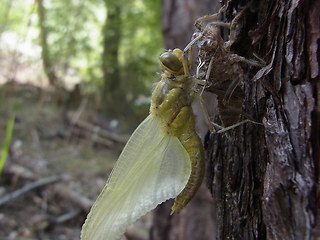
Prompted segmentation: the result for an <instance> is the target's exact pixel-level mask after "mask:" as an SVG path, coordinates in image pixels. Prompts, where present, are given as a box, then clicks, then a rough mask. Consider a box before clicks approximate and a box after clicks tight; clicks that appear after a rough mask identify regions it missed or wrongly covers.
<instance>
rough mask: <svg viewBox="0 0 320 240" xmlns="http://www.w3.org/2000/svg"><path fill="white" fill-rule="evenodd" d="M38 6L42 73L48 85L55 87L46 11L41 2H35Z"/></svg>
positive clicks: (40, 0) (55, 77)
mask: <svg viewBox="0 0 320 240" xmlns="http://www.w3.org/2000/svg"><path fill="white" fill-rule="evenodd" d="M36 2H37V5H38V8H37V9H38V21H39V28H40V41H41V48H42V52H41V56H42V63H43V68H44V71H45V73H46V75H47V77H48V79H49V83H50V85H51V86H53V87H55V86H57V76H56V74H55V71H54V66H53V64H52V61H51V56H50V51H49V45H48V31H47V28H46V9H45V7H44V6H43V1H42V0H37V1H36Z"/></svg>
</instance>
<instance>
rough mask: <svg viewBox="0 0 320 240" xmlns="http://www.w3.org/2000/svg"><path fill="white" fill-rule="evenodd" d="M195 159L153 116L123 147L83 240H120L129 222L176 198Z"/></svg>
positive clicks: (86, 228)
mask: <svg viewBox="0 0 320 240" xmlns="http://www.w3.org/2000/svg"><path fill="white" fill-rule="evenodd" d="M190 172H191V164H190V158H189V155H188V153H187V152H186V150H185V149H184V147H183V146H182V144H181V143H180V141H179V140H178V138H177V137H174V136H169V135H167V134H166V133H164V131H163V130H162V126H161V123H160V121H159V120H158V119H155V118H153V117H152V116H151V115H149V116H148V117H147V118H146V119H145V120H144V121H143V122H142V123H141V124H140V125H139V126H138V128H137V129H136V130H135V132H134V133H133V134H132V136H131V138H130V139H129V141H128V143H127V144H126V146H125V148H124V149H123V151H122V153H121V155H120V157H119V159H118V161H117V163H116V165H115V167H114V169H113V170H112V173H111V175H110V177H109V179H108V181H107V184H106V186H105V187H104V189H103V191H102V192H101V193H100V195H99V197H98V199H97V200H96V202H95V203H94V205H93V207H92V208H91V211H90V213H89V214H88V217H87V219H86V222H85V224H84V225H83V227H82V231H81V239H83V240H102V239H105V240H116V239H119V238H120V236H121V235H122V234H123V233H124V232H125V229H126V228H127V226H128V225H130V224H131V223H133V222H134V221H136V220H137V219H138V218H140V217H141V216H143V215H145V214H146V213H147V212H149V211H150V210H152V209H154V208H155V207H156V206H157V205H158V204H160V203H162V202H164V201H166V200H168V199H170V198H175V197H176V196H177V195H178V194H179V193H180V192H181V191H182V190H183V189H184V187H185V186H186V184H187V182H188V179H189V176H190Z"/></svg>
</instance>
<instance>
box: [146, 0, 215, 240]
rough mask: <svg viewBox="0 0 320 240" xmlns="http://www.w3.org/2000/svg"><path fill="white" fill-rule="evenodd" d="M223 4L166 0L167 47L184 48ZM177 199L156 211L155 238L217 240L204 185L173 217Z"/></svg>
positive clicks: (168, 239)
mask: <svg viewBox="0 0 320 240" xmlns="http://www.w3.org/2000/svg"><path fill="white" fill-rule="evenodd" d="M219 8H220V4H219V3H218V2H217V1H210V0H201V1H197V0H187V1H185V0H163V1H162V31H163V34H164V43H165V48H166V49H174V48H181V49H183V48H184V47H185V46H186V45H187V44H188V43H189V42H190V40H191V37H192V34H193V32H194V21H195V20H196V19H197V18H198V17H200V16H203V15H208V14H212V13H213V12H216V11H217V10H219ZM172 204H173V201H167V202H165V203H164V204H162V205H161V206H158V207H157V209H156V210H155V215H154V218H153V225H152V226H153V227H152V231H151V239H152V240H173V239H181V240H182V239H183V240H195V239H201V240H209V239H215V235H214V232H215V213H214V207H213V200H212V197H211V196H210V193H209V191H208V189H207V188H206V187H205V184H203V185H202V186H201V188H200V190H199V191H198V193H197V194H196V196H195V197H194V199H193V200H192V201H191V202H190V203H189V204H188V206H187V207H186V208H185V209H183V210H182V211H181V213H179V214H174V215H172V216H170V212H171V206H172Z"/></svg>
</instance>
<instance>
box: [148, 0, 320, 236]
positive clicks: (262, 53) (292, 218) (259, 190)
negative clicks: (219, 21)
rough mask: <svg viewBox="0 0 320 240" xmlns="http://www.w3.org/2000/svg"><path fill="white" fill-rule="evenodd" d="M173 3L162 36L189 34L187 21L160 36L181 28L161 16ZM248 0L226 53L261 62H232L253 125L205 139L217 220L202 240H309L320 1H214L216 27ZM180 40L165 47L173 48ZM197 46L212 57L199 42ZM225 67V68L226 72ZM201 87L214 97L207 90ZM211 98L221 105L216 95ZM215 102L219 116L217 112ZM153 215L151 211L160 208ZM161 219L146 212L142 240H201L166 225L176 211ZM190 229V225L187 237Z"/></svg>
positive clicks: (319, 90)
mask: <svg viewBox="0 0 320 240" xmlns="http://www.w3.org/2000/svg"><path fill="white" fill-rule="evenodd" d="M178 2H179V1H169V2H167V1H164V3H163V4H164V7H163V9H164V10H163V12H164V13H167V14H168V15H169V16H170V17H169V16H168V17H167V19H164V20H163V25H164V28H163V29H164V32H165V36H166V38H173V39H174V38H175V37H176V36H179V35H182V34H180V30H181V31H184V34H185V35H187V34H188V35H189V36H191V34H189V33H188V32H189V31H190V29H191V26H190V25H189V27H184V28H183V27H181V26H178V27H177V28H176V30H172V32H171V33H170V31H171V29H175V28H174V27H173V25H174V24H175V23H177V22H179V24H180V23H181V22H183V23H185V22H188V21H187V20H184V17H188V16H189V15H190V14H186V15H183V17H180V18H179V19H180V21H178V20H174V19H175V18H174V17H173V16H171V15H170V14H172V15H174V13H175V11H178V8H177V6H180V5H179V4H178ZM239 2H241V5H240V3H239ZM249 2H251V5H250V7H249V8H248V9H247V10H246V11H244V12H243V15H242V16H241V17H240V19H239V21H238V23H237V25H236V26H237V27H236V30H237V31H236V41H235V43H234V44H233V45H232V47H231V52H232V53H235V54H238V55H240V56H243V57H245V58H247V59H248V58H250V59H252V58H254V54H256V55H257V56H259V57H261V58H262V59H263V60H264V61H265V65H264V66H263V67H260V68H257V67H252V66H248V65H246V64H240V66H241V71H242V72H243V75H244V76H243V81H242V83H241V84H240V87H239V89H240V90H241V91H243V93H244V94H243V95H241V97H242V98H243V101H242V111H243V112H242V113H243V114H242V115H244V116H245V117H243V119H246V118H252V119H253V120H255V121H258V122H261V123H262V124H263V125H258V124H253V123H246V124H242V125H241V126H239V127H237V128H234V129H232V130H230V131H228V132H225V133H221V134H217V133H215V134H209V133H208V134H207V136H206V139H205V148H206V151H207V176H206V177H207V179H206V180H207V182H208V185H209V189H210V191H211V193H212V196H213V197H214V199H215V205H214V207H215V208H216V224H217V226H216V233H215V232H214V230H212V234H211V239H214V238H215V234H216V238H217V239H299V240H300V239H319V237H320V224H319V214H318V212H319V206H320V203H319V199H320V198H319V187H318V183H319V180H320V179H319V160H320V107H319V102H318V100H319V99H320V86H319V84H320V83H319V46H318V44H319V39H320V23H319V9H320V1H319V0H317V1H311V0H305V1H301V0H300V1H299V0H291V1H281V0H263V1H238V0H230V1H223V4H225V5H226V6H227V8H226V20H225V21H229V22H230V21H231V20H232V19H233V18H234V17H235V16H236V15H237V13H239V11H241V9H243V8H244V7H245V6H246V5H247V4H249ZM175 4H176V5H175ZM200 5H201V6H202V5H204V4H203V3H199V2H197V7H198V6H200ZM166 6H171V8H168V7H166ZM175 6H176V7H175ZM185 9H188V8H186V7H185ZM195 18H196V17H195ZM195 18H194V20H195ZM190 22H193V20H192V21H191V20H190ZM168 29H169V30H168ZM182 29H183V30H182ZM225 40H227V39H225ZM187 42H188V40H184V41H175V40H172V42H170V41H169V40H168V41H167V42H166V43H167V44H168V46H169V47H170V48H174V47H184V46H185V44H186V43H187ZM201 48H202V49H201ZM200 50H201V51H202V53H203V54H207V56H210V55H212V53H211V52H210V49H207V48H206V47H205V46H204V45H201V43H200ZM202 60H204V59H202ZM208 63H209V61H206V64H205V66H204V68H206V67H208ZM230 65H231V64H230ZM225 69H226V71H229V66H228V65H226V67H225ZM239 75H240V73H239ZM211 78H212V76H210V79H211ZM208 90H209V91H212V92H215V93H217V89H213V87H210V88H209V89H208ZM237 91H238V89H237V90H236V92H235V93H234V94H235V96H237ZM221 95H222V96H224V95H225V93H224V92H223V93H222V94H221ZM218 100H219V101H220V103H221V102H222V98H221V96H220V98H219V94H218ZM231 100H232V99H231ZM231 100H230V102H232V101H231ZM218 106H219V110H220V112H219V113H220V115H221V114H222V113H223V110H225V109H224V108H223V107H222V104H221V105H218ZM240 106H241V105H240ZM208 107H209V108H212V109H210V110H211V111H215V112H218V109H216V108H214V107H212V106H208ZM222 120H223V119H222ZM215 122H217V123H218V122H219V118H216V119H215ZM197 206H198V207H199V202H198V203H194V205H193V207H192V208H193V211H194V212H193V213H192V214H190V212H188V211H189V210H188V209H185V210H186V213H185V215H186V216H187V218H184V219H187V220H190V221H192V219H197V217H199V216H201V214H203V213H199V212H198V213H195V212H197V209H196V208H197ZM162 208H164V209H167V213H164V214H168V213H169V207H167V206H166V205H163V206H162ZM156 213H157V214H160V213H161V208H158V209H157V210H156ZM164 214H163V216H164ZM181 214H182V215H183V213H181ZM181 214H180V215H181ZM163 216H162V217H161V216H160V215H158V216H155V221H154V223H155V224H154V227H153V231H152V239H159V240H160V239H189V238H190V239H210V238H198V237H196V236H198V235H197V234H198V233H197V229H201V230H202V229H203V225H204V224H205V222H203V221H199V222H195V221H194V222H190V224H191V225H186V224H183V223H181V221H180V222H179V221H178V220H175V219H177V218H179V215H177V216H173V217H172V218H165V217H163ZM180 219H183V217H181V216H180ZM205 221H208V220H205ZM185 222H186V221H185ZM196 223H198V225H196ZM192 224H194V225H192ZM182 226H184V227H182ZM190 226H198V227H195V228H193V229H194V231H191V232H190V231H188V230H190V228H191V227H190ZM183 233H184V234H185V233H188V234H187V235H183ZM190 235H191V236H190ZM186 236H188V237H186Z"/></svg>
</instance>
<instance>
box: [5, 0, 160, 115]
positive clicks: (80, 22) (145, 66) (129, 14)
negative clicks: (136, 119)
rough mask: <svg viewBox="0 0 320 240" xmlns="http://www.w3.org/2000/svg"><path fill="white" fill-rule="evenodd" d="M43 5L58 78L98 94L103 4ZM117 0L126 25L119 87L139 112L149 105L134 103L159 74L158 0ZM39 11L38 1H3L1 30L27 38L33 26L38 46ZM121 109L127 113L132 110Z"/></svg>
mask: <svg viewBox="0 0 320 240" xmlns="http://www.w3.org/2000/svg"><path fill="white" fill-rule="evenodd" d="M43 4H44V7H45V10H46V11H45V12H46V16H45V23H44V27H45V28H46V30H47V32H48V39H47V42H48V45H49V55H50V59H51V62H52V63H53V65H54V71H55V74H56V76H57V77H58V79H60V80H63V81H64V82H66V81H68V80H69V79H72V80H76V81H81V82H82V83H83V84H81V86H82V91H83V92H84V93H85V94H88V95H92V96H93V97H92V98H99V94H101V89H102V86H103V69H102V68H101V66H102V52H103V45H102V40H103V33H102V30H103V26H104V23H105V17H106V5H105V2H104V1H102V0H100V1H96V0H88V1H81V0H72V1H63V0H43ZM119 4H121V23H122V24H121V26H119V27H121V40H120V47H119V49H118V50H119V51H118V52H119V58H118V59H119V69H120V76H119V78H120V79H119V82H120V85H119V89H118V90H119V91H121V92H123V93H124V94H123V95H124V96H125V100H126V101H127V102H129V103H132V105H131V107H130V109H131V110H132V111H133V112H135V111H137V113H138V114H139V115H140V114H142V113H140V111H141V109H147V108H146V107H142V108H140V107H139V106H135V105H134V102H135V100H136V99H137V97H139V96H141V95H149V94H150V88H151V83H153V82H155V81H157V75H156V72H157V71H158V70H159V69H160V68H159V66H158V56H159V54H160V52H161V51H162V34H161V28H160V0H154V1H153V0H132V1H122V0H119ZM35 9H36V4H35V1H32V0H3V1H2V4H1V5H0V31H1V30H2V31H11V32H15V33H17V34H18V35H20V36H21V38H22V39H23V38H24V37H25V36H24V35H25V34H26V32H27V31H28V30H30V29H32V34H31V35H32V36H34V38H33V41H34V44H37V45H39V46H40V38H39V33H37V31H38V32H39V26H38V20H37V14H36V10H35ZM27 27H28V29H27V30H26V28H27ZM35 30H36V32H35ZM0 33H1V32H0ZM67 83H68V82H67ZM102 104H103V103H102ZM102 108H103V106H102ZM122 110H123V111H124V112H128V109H122ZM143 111H144V110H143Z"/></svg>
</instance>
